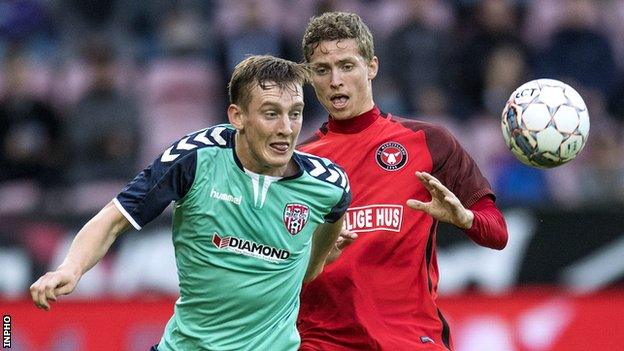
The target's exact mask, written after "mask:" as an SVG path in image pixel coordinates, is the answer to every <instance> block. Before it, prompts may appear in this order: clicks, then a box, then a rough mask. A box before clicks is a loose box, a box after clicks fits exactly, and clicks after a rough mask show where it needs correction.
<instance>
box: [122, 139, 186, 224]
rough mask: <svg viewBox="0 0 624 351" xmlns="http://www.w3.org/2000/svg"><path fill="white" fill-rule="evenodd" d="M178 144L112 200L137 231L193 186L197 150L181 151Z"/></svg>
mask: <svg viewBox="0 0 624 351" xmlns="http://www.w3.org/2000/svg"><path fill="white" fill-rule="evenodd" d="M181 143H184V139H182V140H181V141H178V142H177V143H175V144H173V145H172V146H171V147H170V148H168V149H167V150H166V151H165V152H164V153H163V154H161V155H160V156H159V157H158V158H157V159H156V160H155V161H154V162H153V163H152V164H151V165H149V166H148V167H147V168H145V169H144V170H143V171H141V172H140V173H139V174H138V175H137V176H136V177H135V178H134V179H133V180H132V181H131V182H130V183H128V184H127V185H126V186H125V187H124V189H123V190H122V191H121V193H119V195H117V197H115V199H113V202H114V204H115V205H116V206H117V208H118V209H119V211H121V213H122V214H123V215H124V216H125V217H126V219H127V220H128V221H129V222H130V223H131V224H132V226H133V227H134V228H136V229H137V230H139V229H141V228H142V227H143V226H144V225H146V224H147V223H149V222H150V221H152V220H153V219H154V218H156V217H158V215H160V214H161V213H162V212H163V211H164V210H165V208H167V206H168V205H169V204H170V203H171V202H172V201H177V200H179V199H181V198H182V197H184V196H185V195H186V193H187V192H188V191H189V189H190V188H191V186H192V185H193V181H194V180H195V170H196V165H197V151H196V150H184V149H182V148H181V147H180V145H181ZM182 145H189V144H182Z"/></svg>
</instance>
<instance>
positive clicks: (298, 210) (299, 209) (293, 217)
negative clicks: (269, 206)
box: [284, 203, 310, 236]
mask: <svg viewBox="0 0 624 351" xmlns="http://www.w3.org/2000/svg"><path fill="white" fill-rule="evenodd" d="M309 213H310V208H309V207H308V206H306V205H302V204H295V203H290V204H287V205H286V207H285V208H284V225H285V226H286V230H288V232H289V233H290V235H293V236H294V235H297V234H299V232H300V231H301V230H302V229H303V226H305V224H306V223H307V222H308V214H309Z"/></svg>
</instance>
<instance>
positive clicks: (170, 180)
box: [30, 56, 351, 351]
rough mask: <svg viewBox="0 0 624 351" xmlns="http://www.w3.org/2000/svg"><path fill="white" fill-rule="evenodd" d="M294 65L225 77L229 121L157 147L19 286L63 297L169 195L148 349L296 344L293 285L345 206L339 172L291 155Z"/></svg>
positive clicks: (313, 266)
mask: <svg viewBox="0 0 624 351" xmlns="http://www.w3.org/2000/svg"><path fill="white" fill-rule="evenodd" d="M306 77H307V75H306V71H305V69H304V68H302V66H300V65H298V64H296V63H294V62H290V61H287V60H283V59H279V58H275V57H271V56H251V57H249V58H247V59H245V60H244V61H242V62H241V63H240V64H239V65H238V66H237V67H236V69H235V70H234V73H233V74H232V79H231V80H230V83H229V97H230V102H231V104H230V105H229V107H228V110H227V114H228V118H229V121H230V124H224V125H217V126H214V127H211V128H206V129H203V130H200V131H197V132H194V133H191V134H188V135H186V136H184V137H183V138H181V139H180V140H178V141H177V142H175V143H173V144H172V145H171V146H170V147H169V148H167V149H166V150H165V151H164V152H163V153H162V154H161V155H160V156H159V157H158V158H157V159H156V160H155V161H154V163H152V164H151V165H150V166H148V167H147V168H145V169H144V170H143V171H142V172H141V173H140V174H139V175H137V176H136V178H135V179H134V180H132V181H131V182H130V183H129V184H128V185H127V186H126V187H125V188H124V189H123V191H122V192H121V193H120V194H119V195H117V197H115V199H113V200H112V201H111V202H110V203H109V204H108V205H106V206H105V207H104V208H103V209H102V210H101V211H100V212H99V213H98V214H97V215H96V216H94V217H93V218H92V219H91V220H90V221H89V222H87V223H86V224H85V225H84V227H83V228H82V229H81V230H80V231H79V233H78V234H77V236H76V238H75V239H74V241H73V243H72V245H71V247H70V249H69V253H68V255H67V257H66V258H65V260H64V262H63V263H62V264H61V265H60V266H59V267H58V268H57V270H55V271H53V272H48V273H46V274H45V275H43V276H42V277H41V278H39V280H37V281H36V282H35V283H34V284H33V285H32V286H31V288H30V292H31V295H32V298H33V301H34V302H35V304H36V305H37V306H38V307H40V308H42V309H45V310H49V309H50V301H56V299H57V297H58V296H60V295H66V294H69V293H71V292H72V291H73V290H74V288H75V286H76V284H77V283H78V281H79V279H80V277H81V276H82V275H83V274H84V273H85V272H86V271H88V270H89V269H90V268H91V267H93V266H94V265H95V264H96V263H97V262H98V261H99V260H100V259H101V258H102V257H103V256H104V255H105V253H106V252H107V250H108V249H109V248H110V246H111V244H112V243H113V242H114V241H115V239H116V237H117V236H118V235H119V234H121V233H122V232H123V231H124V230H126V229H128V228H129V227H130V226H133V227H134V228H136V229H141V227H142V226H143V225H145V224H147V223H148V222H150V221H151V220H153V219H154V218H155V217H157V216H158V215H159V214H160V213H161V212H162V211H163V210H164V209H165V208H166V207H167V206H168V205H169V204H170V203H171V202H172V201H174V202H175V206H174V214H173V230H172V231H173V244H174V247H175V257H176V264H177V267H178V277H179V281H180V297H179V299H178V300H177V302H176V304H175V309H174V313H173V316H172V317H171V319H170V320H169V322H168V323H167V326H166V327H165V332H164V335H163V337H162V339H161V340H160V343H159V344H158V345H157V346H155V347H153V348H152V349H153V350H159V351H166V350H297V349H298V348H299V344H300V339H299V334H298V333H297V330H296V326H295V322H296V318H297V313H298V310H299V292H300V289H301V283H302V282H303V281H304V280H305V281H308V280H311V279H313V278H314V277H315V276H316V275H318V274H319V273H320V272H321V270H322V269H323V265H324V264H325V261H326V259H327V257H328V254H329V253H330V251H331V250H332V248H334V247H335V245H334V244H335V243H336V239H337V237H338V235H339V233H340V229H341V227H342V217H343V214H344V212H345V211H346V209H347V207H348V206H349V204H350V202H351V192H350V190H349V184H348V180H347V177H346V175H345V173H344V171H343V170H342V169H341V168H340V167H338V166H337V165H335V164H333V163H331V162H330V161H328V160H327V159H324V158H320V157H316V156H313V155H309V154H303V153H298V152H294V147H295V145H296V143H297V136H298V135H299V131H300V130H301V122H302V111H303V90H302V85H303V84H304V82H305V81H306Z"/></svg>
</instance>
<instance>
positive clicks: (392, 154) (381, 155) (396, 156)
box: [375, 141, 407, 171]
mask: <svg viewBox="0 0 624 351" xmlns="http://www.w3.org/2000/svg"><path fill="white" fill-rule="evenodd" d="M375 160H377V164H378V165H379V167H381V168H383V169H385V170H386V171H398V170H399V169H401V168H403V166H405V164H407V150H406V149H405V147H403V145H401V144H399V143H397V142H394V141H389V142H387V143H383V144H381V146H379V147H378V148H377V151H376V152H375Z"/></svg>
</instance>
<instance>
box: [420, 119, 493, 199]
mask: <svg viewBox="0 0 624 351" xmlns="http://www.w3.org/2000/svg"><path fill="white" fill-rule="evenodd" d="M426 136H427V144H428V147H429V150H430V152H431V158H432V161H433V165H432V171H431V173H432V175H433V176H434V177H436V178H438V179H439V180H440V181H441V182H442V184H444V185H445V186H446V187H447V188H449V190H450V191H452V192H453V194H455V195H456V196H457V198H459V200H460V201H461V202H462V204H463V205H464V206H466V207H470V206H472V205H473V204H475V203H476V202H477V201H478V200H479V199H480V198H482V197H484V196H488V195H489V196H491V197H492V198H494V193H493V191H492V188H491V186H490V183H489V182H488V181H487V179H485V177H484V176H483V175H482V174H481V171H480V170H479V167H477V164H476V163H475V161H474V160H473V159H472V157H470V155H468V153H467V152H466V150H464V148H463V147H462V146H461V145H460V144H459V142H458V141H457V139H455V137H453V136H452V135H451V133H450V132H449V131H448V130H446V129H445V128H442V127H432V128H428V130H427V131H426Z"/></svg>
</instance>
